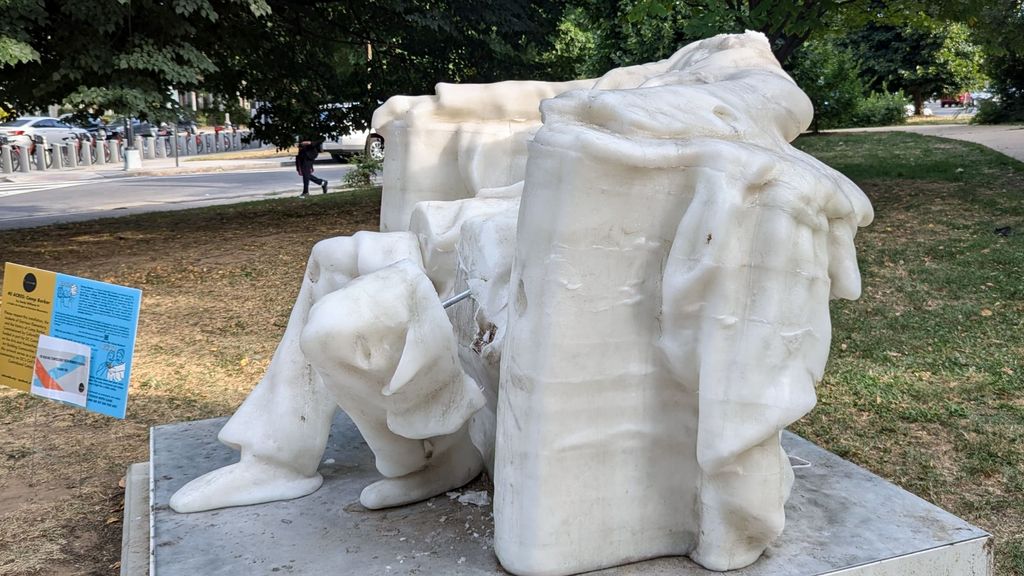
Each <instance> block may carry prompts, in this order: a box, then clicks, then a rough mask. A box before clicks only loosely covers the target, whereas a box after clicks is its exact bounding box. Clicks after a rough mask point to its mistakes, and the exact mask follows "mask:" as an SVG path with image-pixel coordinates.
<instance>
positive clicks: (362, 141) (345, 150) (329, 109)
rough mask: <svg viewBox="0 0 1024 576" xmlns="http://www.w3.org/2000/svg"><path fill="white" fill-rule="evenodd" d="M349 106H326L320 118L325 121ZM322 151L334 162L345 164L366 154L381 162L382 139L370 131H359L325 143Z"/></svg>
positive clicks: (382, 153)
mask: <svg viewBox="0 0 1024 576" xmlns="http://www.w3.org/2000/svg"><path fill="white" fill-rule="evenodd" d="M351 106H353V104H351V103H338V104H327V105H325V106H323V107H322V108H321V110H322V111H321V118H322V119H326V118H327V117H328V116H329V115H331V114H333V113H335V112H336V111H338V110H342V109H348V108H349V107H351ZM323 151H324V152H327V153H328V154H330V155H331V158H333V159H334V161H335V162H347V161H348V159H349V158H351V157H353V156H355V155H356V154H366V155H367V156H369V157H371V158H374V159H376V160H383V159H384V137H383V136H381V135H380V134H377V133H375V132H372V131H370V130H360V131H358V132H352V133H351V134H348V135H345V136H342V137H340V138H336V139H334V140H327V141H325V142H324V143H323Z"/></svg>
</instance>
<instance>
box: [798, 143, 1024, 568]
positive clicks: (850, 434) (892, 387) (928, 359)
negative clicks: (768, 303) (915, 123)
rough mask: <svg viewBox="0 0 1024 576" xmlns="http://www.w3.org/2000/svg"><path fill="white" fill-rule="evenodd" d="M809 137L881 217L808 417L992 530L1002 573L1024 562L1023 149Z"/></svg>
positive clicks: (861, 458) (873, 463)
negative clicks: (1017, 152) (856, 296)
mask: <svg viewBox="0 0 1024 576" xmlns="http://www.w3.org/2000/svg"><path fill="white" fill-rule="evenodd" d="M796 145H797V147H799V148H801V149H803V150H804V151H806V152H808V153H810V154H813V155H814V156H816V157H818V158H819V159H821V160H822V161H824V162H826V163H828V164H829V165H831V166H833V167H835V168H836V169H838V170H840V171H841V172H843V173H845V174H846V175H848V176H849V177H851V178H852V179H853V180H854V181H856V182H857V183H858V184H859V185H860V186H861V187H862V188H863V189H864V191H865V192H866V193H867V194H868V196H869V197H870V198H871V201H872V203H873V205H874V208H875V214H876V217H875V222H874V223H873V224H872V225H871V226H870V227H868V228H865V229H862V230H861V232H860V233H859V235H858V236H857V247H858V257H859V260H860V264H861V271H862V274H863V284H864V293H863V295H862V296H861V298H860V300H858V301H856V302H846V301H837V302H834V303H833V307H832V317H833V337H832V354H831V358H830V361H829V366H828V369H827V370H826V376H825V381H824V382H823V383H822V384H821V386H820V387H819V390H818V394H819V400H818V406H817V407H816V408H815V409H814V411H813V412H812V413H811V414H809V415H808V416H807V417H806V418H804V419H803V420H802V421H801V422H800V423H799V424H798V425H797V426H796V427H795V431H796V432H798V433H800V434H803V435H804V436H807V437H809V438H811V439H813V440H815V441H816V442H818V443H820V444H822V445H823V446H825V447H826V448H828V449H830V450H832V451H834V452H836V453H838V454H839V455H841V456H843V457H846V458H849V459H851V460H853V461H855V462H857V463H858V464H861V465H862V466H865V467H867V468H869V469H871V470H873V471H875V472H877V473H878V474H880V475H882V476H884V477H886V478H888V479H890V480H892V481H894V482H896V483H898V484H900V485H901V486H903V487H905V488H907V489H908V490H911V491H912V492H915V493H916V494H918V495H920V496H922V497H924V498H926V499H928V500H930V501H932V502H935V503H936V504H939V505H941V506H943V507H945V508H947V509H949V510H950V511H952V512H954V513H956V514H958V515H960V516H962V517H964V518H966V519H968V520H970V521H972V522H974V523H975V524H978V525H980V526H981V527H983V528H985V529H986V530H988V531H990V532H992V533H993V534H995V535H996V539H997V548H996V561H997V567H998V570H997V573H998V574H1000V575H1010V574H1016V575H1021V574H1024V362H1022V359H1024V164H1021V163H1020V162H1017V161H1016V160H1013V159H1011V158H1008V157H1006V156H1004V155H1002V154H999V153H996V152H993V151H991V150H989V149H987V148H984V147H982V146H979V145H975V144H969V143H962V142H954V141H950V140H943V139H938V138H931V137H926V136H920V135H916V134H908V133H874V134H843V135H828V136H807V137H803V138H801V139H800V140H798V141H797V143H796ZM1007 228H1009V230H1007ZM997 231H998V232H997Z"/></svg>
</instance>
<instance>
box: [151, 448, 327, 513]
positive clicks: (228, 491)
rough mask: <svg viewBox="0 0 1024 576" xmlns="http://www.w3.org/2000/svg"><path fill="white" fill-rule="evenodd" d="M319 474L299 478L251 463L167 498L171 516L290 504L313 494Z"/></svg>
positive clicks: (192, 484)
mask: <svg viewBox="0 0 1024 576" xmlns="http://www.w3.org/2000/svg"><path fill="white" fill-rule="evenodd" d="M323 481H324V479H323V477H322V476H320V475H319V474H314V475H313V476H303V475H301V474H297V473H295V472H294V471H292V470H289V469H287V468H283V467H280V466H275V465H272V464H267V463H264V462H259V461H253V460H249V461H246V460H242V461H241V462H239V463H237V464H232V465H230V466H225V467H223V468H218V469H217V470H214V471H213V472H209V473H207V474H203V475H202V476H200V477H199V478H196V479H195V480H193V481H191V482H189V483H188V484H185V485H184V486H182V487H181V489H180V490H178V491H177V492H175V493H174V495H173V496H171V502H170V505H171V508H172V509H173V510H174V511H175V512H180V513H189V512H202V511H204V510H213V509H214V508H227V507H229V506H248V505H249V504H263V503H265V502H274V501H276V500H291V499H292V498H298V497H300V496H305V495H307V494H311V493H313V492H315V491H316V489H317V488H319V487H320V485H321V484H323Z"/></svg>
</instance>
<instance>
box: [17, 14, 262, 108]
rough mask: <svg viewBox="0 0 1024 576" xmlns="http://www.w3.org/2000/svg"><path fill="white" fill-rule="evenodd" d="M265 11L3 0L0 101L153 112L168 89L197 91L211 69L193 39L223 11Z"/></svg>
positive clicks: (214, 26)
mask: <svg viewBox="0 0 1024 576" xmlns="http://www.w3.org/2000/svg"><path fill="white" fill-rule="evenodd" d="M268 10H269V7H268V6H267V4H266V2H265V1H264V0H170V1H166V0H133V1H132V2H124V1H121V0H93V1H90V2H61V1H55V0H4V3H3V8H2V10H0V12H2V13H3V15H4V16H3V18H2V19H0V106H2V107H4V108H5V109H7V110H11V111H23V110H30V109H33V108H42V107H44V106H46V105H48V104H53V103H67V104H69V105H72V106H82V107H89V108H95V109H98V110H105V109H113V110H116V111H119V112H122V113H127V114H142V115H147V114H148V115H155V114H158V113H160V112H162V111H165V110H167V108H166V106H167V103H168V101H169V94H168V89H169V88H170V87H172V86H173V87H178V88H183V89H188V88H197V87H199V86H200V85H201V84H202V82H203V79H204V78H205V77H207V76H208V75H210V74H212V73H213V72H215V71H216V69H217V68H216V66H215V65H214V63H213V61H212V60H211V58H210V57H209V55H208V54H207V53H206V52H205V50H204V48H205V45H204V43H203V42H201V41H198V40H197V39H202V38H204V37H208V36H210V35H212V34H214V33H215V32H216V29H217V22H218V20H220V19H221V17H222V16H223V15H224V14H226V13H234V12H244V13H248V14H252V15H253V16H256V15H260V14H266V13H267V12H268Z"/></svg>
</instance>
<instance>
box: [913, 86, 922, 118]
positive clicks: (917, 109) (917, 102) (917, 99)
mask: <svg viewBox="0 0 1024 576" xmlns="http://www.w3.org/2000/svg"><path fill="white" fill-rule="evenodd" d="M913 96H914V116H920V115H921V114H924V94H922V93H921V92H914V94H913Z"/></svg>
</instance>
